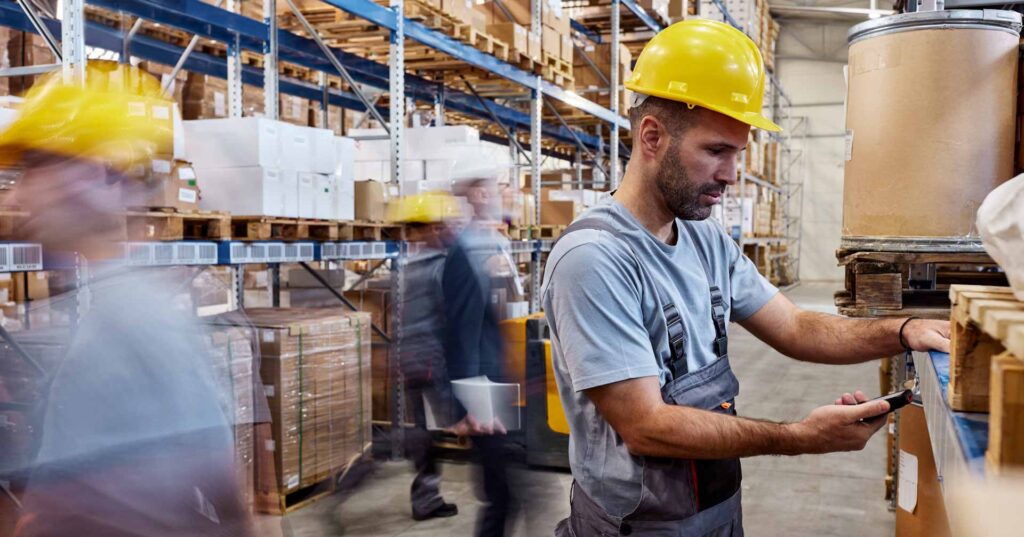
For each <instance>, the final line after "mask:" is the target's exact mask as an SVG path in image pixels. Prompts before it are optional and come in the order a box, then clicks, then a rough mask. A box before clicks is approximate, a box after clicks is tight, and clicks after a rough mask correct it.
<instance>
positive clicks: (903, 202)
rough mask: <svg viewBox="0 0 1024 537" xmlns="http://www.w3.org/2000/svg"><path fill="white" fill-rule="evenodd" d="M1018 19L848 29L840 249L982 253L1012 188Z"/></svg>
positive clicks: (967, 17) (982, 16) (986, 15)
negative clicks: (894, 246) (1000, 193)
mask: <svg viewBox="0 0 1024 537" xmlns="http://www.w3.org/2000/svg"><path fill="white" fill-rule="evenodd" d="M1020 28H1021V16H1020V14H1018V13H1014V12H1010V11H996V10H984V11H980V10H953V11H938V12H922V13H907V14H903V15H896V16H892V17H884V18H881V19H876V20H871V21H868V22H865V23H862V24H859V25H857V26H854V27H853V28H851V29H850V33H849V41H850V52H849V54H850V56H849V94H848V101H847V109H846V126H847V135H846V148H845V149H846V167H845V186H844V193H843V241H844V244H848V245H849V244H851V243H857V244H860V245H861V246H865V247H866V248H867V249H885V248H872V247H871V245H872V244H876V243H879V242H889V243H892V242H894V241H895V242H900V241H905V242H907V243H915V242H917V243H921V244H929V245H936V244H938V245H947V246H953V247H956V245H958V244H964V245H966V244H977V242H978V233H977V229H976V227H975V225H974V222H975V215H976V213H977V210H978V207H979V206H980V205H981V202H982V200H984V199H985V196H986V194H988V193H989V192H990V191H992V190H993V189H994V188H996V187H997V186H999V185H1000V184H1001V183H1003V182H1004V181H1006V180H1008V179H1010V178H1011V177H1013V171H1014V170H1013V167H1014V142H1015V133H1016V130H1015V125H1014V120H1015V110H1016V91H1017V61H1018V52H1017V47H1018V45H1019V34H1020Z"/></svg>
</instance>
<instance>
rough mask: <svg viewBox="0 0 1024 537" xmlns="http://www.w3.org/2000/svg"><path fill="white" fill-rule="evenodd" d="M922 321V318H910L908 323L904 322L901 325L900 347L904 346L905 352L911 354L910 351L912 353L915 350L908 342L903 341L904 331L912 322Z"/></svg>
mask: <svg viewBox="0 0 1024 537" xmlns="http://www.w3.org/2000/svg"><path fill="white" fill-rule="evenodd" d="M920 319H921V318H920V317H909V318H907V320H906V321H903V324H902V325H900V345H902V346H903V350H905V351H907V352H910V351H912V350H914V349H911V348H910V345H907V340H905V339H903V329H904V328H906V327H907V325H908V324H910V321H913V320H920Z"/></svg>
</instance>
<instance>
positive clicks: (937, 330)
mask: <svg viewBox="0 0 1024 537" xmlns="http://www.w3.org/2000/svg"><path fill="white" fill-rule="evenodd" d="M904 321H906V318H891V319H850V318H847V317H840V316H838V315H829V314H827V313H819V312H814V311H805V310H802V309H800V308H798V307H797V306H796V305H795V304H793V302H791V301H790V300H789V299H788V298H786V297H785V296H784V295H783V294H782V293H779V294H777V295H775V297H773V298H772V299H771V300H769V301H768V303H767V304H765V305H764V306H763V307H762V308H761V309H760V310H758V311H757V313H755V314H753V315H751V316H750V318H748V319H746V320H744V321H742V322H740V324H741V325H742V326H743V327H744V328H746V329H747V330H749V331H750V332H751V333H753V334H754V335H755V336H757V337H758V339H760V340H761V341H764V342H765V343H768V344H769V345H771V346H772V347H774V348H775V349H777V350H778V351H779V352H781V353H783V354H785V355H787V356H790V357H793V358H796V359H797V360H802V361H805V362H818V363H825V364H853V363H859V362H865V361H867V360H871V359H875V358H881V357H885V356H892V355H894V354H898V353H900V352H903V350H904V349H903V346H902V345H901V344H900V341H899V330H900V326H902V325H903V323H904ZM903 336H904V339H905V341H906V342H907V344H908V345H909V346H910V347H911V348H912V349H914V350H919V351H927V350H932V349H934V350H939V351H943V352H949V323H948V322H946V321H932V320H924V319H915V320H913V321H910V323H909V324H907V326H906V328H905V329H904V331H903Z"/></svg>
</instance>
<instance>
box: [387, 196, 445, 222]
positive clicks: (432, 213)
mask: <svg viewBox="0 0 1024 537" xmlns="http://www.w3.org/2000/svg"><path fill="white" fill-rule="evenodd" d="M388 212H389V213H390V214H389V217H390V218H389V219H390V220H391V221H392V222H402V223H406V224H434V223H440V222H445V221H447V220H451V219H454V218H458V217H459V216H460V215H461V213H462V211H461V207H460V206H459V201H458V200H457V199H455V197H454V196H452V195H451V194H449V193H447V192H426V193H423V194H415V195H412V196H404V197H401V198H399V199H397V200H394V201H392V202H391V204H389V205H388Z"/></svg>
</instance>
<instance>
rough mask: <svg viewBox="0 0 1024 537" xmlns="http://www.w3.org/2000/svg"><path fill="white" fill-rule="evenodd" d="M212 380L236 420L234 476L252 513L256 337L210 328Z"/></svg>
mask: <svg viewBox="0 0 1024 537" xmlns="http://www.w3.org/2000/svg"><path fill="white" fill-rule="evenodd" d="M209 342H210V347H211V349H212V352H211V356H210V357H211V359H212V365H213V377H214V380H215V381H216V382H217V385H218V387H219V388H220V392H219V393H220V394H222V398H221V399H222V400H221V406H222V407H223V409H224V412H225V414H227V415H228V416H231V417H233V418H234V435H235V438H234V440H235V475H236V479H237V480H238V481H237V482H238V490H239V491H240V492H241V494H240V495H241V499H242V502H243V505H244V506H245V507H246V511H247V512H250V513H251V512H252V511H253V497H254V492H255V490H256V488H255V471H254V469H255V453H254V448H255V446H254V442H253V421H254V419H253V418H254V405H255V403H256V400H255V390H254V389H253V386H254V383H253V349H252V342H253V334H252V332H251V331H250V330H249V329H246V328H240V327H235V326H213V327H210V333H209Z"/></svg>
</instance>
